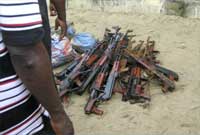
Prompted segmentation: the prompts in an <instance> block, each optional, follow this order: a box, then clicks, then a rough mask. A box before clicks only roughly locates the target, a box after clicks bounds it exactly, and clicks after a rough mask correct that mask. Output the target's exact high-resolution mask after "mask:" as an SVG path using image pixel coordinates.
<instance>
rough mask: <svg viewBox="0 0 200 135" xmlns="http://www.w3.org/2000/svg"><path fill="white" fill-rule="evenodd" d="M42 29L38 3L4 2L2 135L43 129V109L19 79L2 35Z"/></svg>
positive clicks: (0, 20)
mask: <svg viewBox="0 0 200 135" xmlns="http://www.w3.org/2000/svg"><path fill="white" fill-rule="evenodd" d="M40 27H42V19H41V15H40V10H39V5H38V0H0V135H28V134H34V133H36V132H38V131H40V130H41V129H42V128H43V127H44V124H43V120H42V116H41V115H42V114H43V112H44V109H43V107H42V106H41V105H40V104H39V103H38V102H37V101H36V99H35V98H34V97H33V96H32V95H31V94H30V92H29V91H28V90H27V88H26V87H25V86H24V84H23V82H22V81H21V80H20V78H19V77H18V76H17V75H16V73H15V71H14V69H13V67H12V64H11V61H10V57H9V53H8V50H7V49H6V45H5V44H4V43H3V39H2V34H1V31H24V30H32V29H36V28H40Z"/></svg>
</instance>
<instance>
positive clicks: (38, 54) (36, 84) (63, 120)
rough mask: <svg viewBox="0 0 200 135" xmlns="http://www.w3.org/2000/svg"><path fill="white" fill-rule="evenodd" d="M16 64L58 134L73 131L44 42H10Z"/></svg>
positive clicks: (66, 133)
mask: <svg viewBox="0 0 200 135" xmlns="http://www.w3.org/2000/svg"><path fill="white" fill-rule="evenodd" d="M7 48H8V50H9V53H10V57H11V60H12V63H13V66H14V68H15V70H16V72H17V74H18V76H19V77H20V79H21V80H22V81H23V83H24V84H25V85H26V87H27V88H28V90H30V92H31V93H32V94H33V95H34V96H35V97H36V99H37V100H38V101H39V102H40V103H41V104H42V105H43V106H44V108H45V109H47V111H48V112H49V113H50V116H51V124H52V126H53V129H54V131H55V132H56V134H57V135H74V133H73V132H74V131H73V125H72V122H71V121H70V119H69V117H68V116H67V115H66V113H65V111H64V108H63V106H62V104H61V101H60V99H59V96H58V93H57V90H56V86H55V83H54V79H53V75H52V69H51V63H50V60H49V57H48V54H47V51H46V49H45V47H44V45H43V43H42V42H38V43H36V44H33V45H26V46H25V45H24V46H20V45H16V46H13V45H7Z"/></svg>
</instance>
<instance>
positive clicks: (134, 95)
mask: <svg viewBox="0 0 200 135" xmlns="http://www.w3.org/2000/svg"><path fill="white" fill-rule="evenodd" d="M141 72H142V69H141V67H139V66H135V65H133V67H132V69H131V74H130V77H129V80H128V86H127V91H126V93H125V94H124V95H123V97H122V100H123V101H127V100H130V101H132V100H133V101H134V103H136V102H143V101H144V100H150V97H148V96H147V95H145V93H144V86H143V84H142V81H144V79H142V78H141Z"/></svg>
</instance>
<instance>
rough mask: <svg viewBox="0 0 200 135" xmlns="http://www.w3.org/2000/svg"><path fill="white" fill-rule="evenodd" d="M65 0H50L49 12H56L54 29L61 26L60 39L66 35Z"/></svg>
mask: <svg viewBox="0 0 200 135" xmlns="http://www.w3.org/2000/svg"><path fill="white" fill-rule="evenodd" d="M65 1H66V0H50V12H52V11H53V10H54V11H55V12H56V14H54V15H57V18H56V21H55V29H56V30H57V29H58V28H59V27H61V35H60V39H62V38H63V37H64V36H66V31H67V20H66V4H65Z"/></svg>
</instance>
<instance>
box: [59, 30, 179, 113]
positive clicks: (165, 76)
mask: <svg viewBox="0 0 200 135" xmlns="http://www.w3.org/2000/svg"><path fill="white" fill-rule="evenodd" d="M113 29H114V32H113V33H112V32H111V31H110V30H109V29H106V31H105V34H104V39H103V40H102V41H101V42H98V43H97V45H96V47H95V48H93V49H91V50H89V51H87V52H86V53H85V54H83V55H81V56H80V57H78V58H77V59H75V60H74V61H73V62H72V63H70V64H69V65H68V66H67V67H66V68H65V69H64V70H63V71H62V72H60V73H58V74H56V77H57V79H58V80H59V81H60V82H61V83H60V91H59V92H60V96H61V97H64V96H65V95H66V94H69V93H76V94H78V95H82V94H83V93H84V92H85V91H86V90H87V91H88V92H89V93H90V96H89V99H88V102H87V103H86V105H85V109H84V111H85V113H86V114H91V113H94V114H97V115H101V114H103V111H101V110H99V109H98V108H97V106H98V104H99V103H101V102H104V101H107V100H109V99H110V98H111V97H112V95H113V93H115V92H118V93H120V94H122V101H129V102H130V103H145V102H149V101H150V100H151V97H150V91H149V83H150V81H151V80H153V79H154V80H157V81H158V82H159V85H161V86H162V91H163V92H168V91H173V90H174V89H175V83H174V81H178V75H177V74H176V73H175V72H173V71H171V70H169V69H166V68H164V67H161V66H159V61H158V60H157V59H156V56H157V54H158V53H159V52H158V51H156V50H155V49H154V48H155V41H150V38H148V39H147V41H146V42H144V41H141V43H140V44H138V45H136V46H135V47H134V48H133V49H132V50H130V49H128V46H129V45H130V44H131V43H132V38H133V37H134V35H130V34H131V33H132V31H131V30H127V32H126V33H125V34H124V33H121V32H120V28H119V27H114V28H113Z"/></svg>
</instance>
